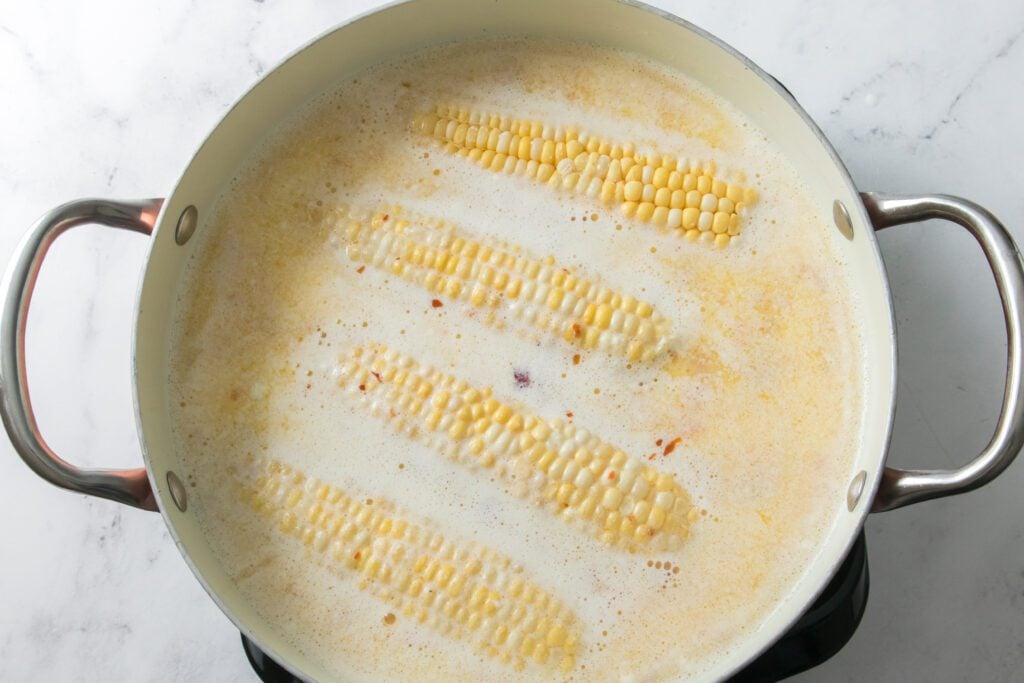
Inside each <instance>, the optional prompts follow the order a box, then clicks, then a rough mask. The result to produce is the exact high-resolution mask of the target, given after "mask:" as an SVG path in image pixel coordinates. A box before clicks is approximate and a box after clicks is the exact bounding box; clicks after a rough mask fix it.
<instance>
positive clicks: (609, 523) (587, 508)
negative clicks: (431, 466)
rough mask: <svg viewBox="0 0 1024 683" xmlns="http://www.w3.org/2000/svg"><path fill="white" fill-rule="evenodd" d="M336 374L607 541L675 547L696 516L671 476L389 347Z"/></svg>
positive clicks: (429, 439)
mask: <svg viewBox="0 0 1024 683" xmlns="http://www.w3.org/2000/svg"><path fill="white" fill-rule="evenodd" d="M337 378H338V382H339V385H340V386H342V387H343V388H345V389H346V390H347V391H349V392H350V393H351V394H355V395H359V396H360V397H361V399H362V401H363V402H364V403H365V404H367V405H368V407H369V409H370V412H371V414H373V415H376V416H380V417H385V418H387V419H388V420H390V421H391V422H392V423H393V425H394V426H395V427H396V428H397V430H398V431H399V432H401V433H405V434H407V435H408V436H410V437H412V438H417V439H419V440H420V441H421V442H423V443H424V444H426V445H427V446H429V447H431V448H434V449H435V450H438V451H440V452H441V453H442V454H443V455H444V456H445V457H447V458H449V459H451V460H453V461H454V462H458V463H460V464H464V465H467V466H469V467H483V468H485V469H489V470H491V471H492V472H493V473H495V475H496V477H497V478H499V479H500V480H501V481H503V482H504V483H505V484H507V485H508V486H509V489H510V490H511V491H512V492H513V493H515V494H516V495H518V496H520V497H525V498H530V499H532V500H534V501H536V502H539V503H540V504H542V505H544V506H545V507H547V508H548V509H550V510H551V511H552V512H554V513H555V514H557V515H558V516H559V517H561V518H562V519H565V520H567V521H570V522H572V523H573V524H575V525H577V526H578V527H580V528H582V529H584V530H586V531H587V532H588V533H590V534H591V535H592V536H594V537H595V538H598V539H599V540H601V541H602V542H604V543H606V544H608V545H612V546H618V547H622V548H625V549H627V550H629V551H631V552H635V551H637V550H641V549H645V548H649V549H653V550H676V549H678V548H679V547H680V545H681V544H682V542H683V540H684V539H685V538H686V537H687V535H688V534H689V527H690V524H691V523H692V522H693V521H694V520H695V519H696V518H697V516H698V511H697V509H696V508H694V506H693V505H692V503H691V501H690V496H689V495H688V494H687V492H686V491H685V490H684V489H683V487H682V486H681V485H680V484H679V482H678V481H676V479H675V477H673V476H672V475H670V474H666V473H662V472H658V471H657V470H655V469H654V468H652V467H649V466H647V465H645V464H644V463H643V462H641V461H640V460H639V459H638V458H634V457H630V456H628V455H627V454H626V453H624V452H622V451H621V450H619V449H617V448H615V447H614V446H612V445H610V444H608V443H605V442H604V441H602V440H601V439H600V438H598V437H596V436H593V435H591V434H590V433H589V432H587V431H586V430H584V429H578V428H576V427H574V426H573V425H570V424H565V423H562V422H561V421H549V420H545V419H543V418H541V417H538V416H536V415H533V414H531V413H529V412H528V411H527V410H525V409H524V408H523V407H521V406H519V405H517V404H515V403H512V402H505V401H501V400H499V399H497V398H495V397H494V396H493V395H492V391H491V389H490V388H485V389H482V390H481V389H477V388H474V387H471V386H469V385H468V384H467V383H466V382H465V381H463V380H460V379H456V378H455V377H452V376H450V375H446V374H444V373H441V372H439V371H437V370H434V369H433V368H427V367H423V366H421V365H420V364H418V363H416V362H415V361H414V360H413V359H412V358H409V357H408V356H405V355H402V354H400V353H397V352H395V351H390V350H388V349H387V348H386V347H384V346H373V347H368V348H362V347H358V348H355V349H353V350H352V351H351V352H350V353H348V354H346V355H345V356H344V357H343V358H342V359H341V363H340V365H339V367H338V369H337Z"/></svg>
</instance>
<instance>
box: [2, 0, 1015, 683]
mask: <svg viewBox="0 0 1024 683" xmlns="http://www.w3.org/2000/svg"><path fill="white" fill-rule="evenodd" d="M494 35H525V36H542V37H548V38H564V39H569V40H574V41H585V42H591V43H597V44H602V45H607V46H609V47H615V48H620V49H624V50H629V51H632V52H635V53H638V54H641V55H644V56H646V57H649V58H651V59H653V60H656V61H658V62H661V63H664V64H665V65H667V66H669V67H670V68H673V69H676V70H679V71H681V72H684V73H686V74H688V75H690V76H692V77H693V78H695V79H697V80H698V81H700V82H702V83H703V84H704V85H706V86H707V87H708V88H710V89H711V90H713V91H714V92H716V93H717V94H718V95H720V96H721V97H723V98H724V99H726V100H728V101H729V102H730V103H732V104H733V105H734V106H735V107H737V108H738V109H739V110H740V111H742V112H743V113H744V114H745V115H746V116H748V117H749V118H750V119H751V120H753V122H754V123H755V124H757V125H758V126H759V127H760V128H761V129H763V130H764V131H765V133H766V134H767V135H768V136H770V137H771V138H772V139H773V140H774V142H775V143H776V144H777V145H778V148H779V149H780V150H781V151H782V152H783V153H784V154H785V155H786V156H787V157H788V159H789V161H790V162H791V163H792V164H793V166H794V167H795V168H796V169H797V170H798V172H799V173H800V174H801V176H802V177H803V178H804V179H806V183H807V186H808V188H809V191H810V193H811V196H812V197H813V199H814V201H816V202H817V203H818V205H819V207H820V209H821V211H822V212H823V213H824V214H825V215H828V216H832V217H833V221H834V225H827V226H823V229H829V230H832V229H837V230H839V231H841V232H842V234H843V235H844V236H846V238H847V239H846V240H845V241H844V242H843V248H844V249H845V250H846V254H845V256H846V259H845V265H838V264H837V265H836V267H837V268H847V269H848V270H849V272H848V273H847V274H846V275H847V277H848V278H849V280H850V281H851V282H854V283H856V287H857V288H858V290H859V291H858V295H859V297H860V299H861V302H862V304H863V305H862V306H861V315H862V316H863V319H862V320H861V321H860V323H861V326H862V329H863V330H864V332H865V334H864V339H863V343H864V348H863V349H862V354H863V357H864V359H865V368H866V371H867V383H866V389H865V392H864V396H863V401H864V405H863V414H864V416H865V420H866V428H865V429H864V432H863V439H862V440H861V443H860V444H859V448H858V451H857V452H856V453H855V454H854V455H853V457H851V458H850V466H849V471H848V472H847V473H846V476H847V480H846V481H847V482H848V486H845V487H844V490H846V492H847V493H846V495H845V496H843V497H842V498H841V499H838V500H835V501H834V506H835V508H834V510H835V511H837V514H838V521H837V523H836V524H835V525H834V526H833V527H832V528H831V530H830V531H829V534H828V537H827V538H826V539H824V541H823V545H822V549H821V551H820V553H819V554H818V555H817V557H816V559H815V560H814V562H812V563H811V564H809V565H808V566H807V567H806V568H805V569H804V571H803V573H802V575H801V576H800V578H799V579H798V581H797V583H796V585H795V586H794V590H793V591H792V592H791V593H790V594H789V595H787V596H783V597H781V598H780V603H779V604H778V605H777V607H776V609H775V610H774V611H773V612H772V615H771V616H770V618H769V619H768V620H767V621H766V622H765V623H764V625H763V626H762V627H761V628H760V629H758V630H756V631H755V632H753V633H751V634H750V635H749V636H748V637H746V638H745V639H744V640H743V641H742V642H741V643H740V644H739V645H738V646H737V647H736V648H734V649H732V650H730V651H728V652H722V653H721V657H720V659H719V661H717V662H716V663H715V666H714V667H713V669H712V670H711V671H710V672H709V674H708V675H709V677H710V678H715V679H718V678H724V677H727V676H728V675H729V674H730V673H731V672H735V671H737V670H739V669H740V668H742V666H743V665H744V664H745V663H746V662H748V661H750V660H751V659H753V658H754V657H755V656H756V655H757V654H758V653H760V652H761V651H763V650H764V649H765V648H767V647H768V646H769V645H771V644H772V643H773V642H774V641H775V640H776V639H777V638H778V637H779V636H780V635H781V634H783V633H784V632H785V631H786V629H787V628H788V627H789V626H790V625H791V624H792V623H793V622H794V621H795V620H796V619H797V618H798V617H799V616H800V615H801V614H802V613H803V612H804V611H805V610H806V609H807V607H808V606H809V605H810V604H811V603H812V602H813V601H814V599H815V597H816V596H817V594H818V593H819V592H820V591H821V590H822V589H823V588H824V587H825V585H826V584H827V583H828V581H829V578H830V577H831V576H832V575H833V573H834V572H835V570H836V568H837V566H838V564H839V563H840V562H841V561H842V559H843V558H844V556H845V555H846V553H847V551H848V550H849V548H850V547H851V544H852V543H853V541H854V539H855V538H856V536H857V534H858V533H859V531H860V529H861V527H862V525H863V523H864V520H865V517H866V516H867V514H868V513H869V512H872V511H875V512H880V511H885V510H891V509H893V508H897V507H900V506H903V505H907V504H910V503H916V502H920V501H923V500H927V499H929V498H936V497H939V496H946V495H951V494H956V493H963V492H966V491H969V490H971V489H974V488H977V487H978V486H981V485H983V484H985V483H987V482H988V481H990V480H991V479H993V478H994V477H996V476H997V475H998V474H999V473H1000V472H1002V470H1003V469H1004V468H1006V466H1007V465H1009V464H1010V462H1011V461H1012V460H1013V458H1014V457H1015V456H1016V454H1017V451H1018V450H1019V449H1020V447H1021V445H1022V443H1024V400H1022V396H1021V375H1022V356H1021V341H1022V339H1021V309H1022V301H1024V267H1022V262H1021V257H1020V254H1019V252H1018V251H1017V248H1016V245H1015V244H1014V243H1013V241H1012V239H1011V238H1010V236H1009V234H1008V233H1007V231H1006V229H1005V228H1004V227H1003V226H1002V225H1001V224H1000V223H999V222H998V220H997V219H996V218H995V217H994V216H992V214H990V213H989V212H988V211H986V210H985V209H983V208H981V207H979V206H977V205H975V204H973V203H971V202H969V201H966V200H963V199H958V198H954V197H948V196H943V195H929V196H912V197H911V196H906V197H895V196H887V195H879V194H871V193H859V192H858V190H857V188H856V187H855V186H854V184H853V182H852V180H851V179H850V176H849V174H848V173H847V171H846V169H845V167H844V166H843V164H842V162H841V161H840V160H839V158H838V157H837V156H836V153H835V151H834V150H833V149H832V147H831V145H830V144H829V143H828V141H827V140H826V139H825V138H824V136H823V135H822V133H821V131H820V130H819V129H818V127H817V126H816V125H815V124H814V122H813V121H812V120H811V119H810V118H809V117H808V115H807V114H806V112H804V111H803V109H801V108H800V106H799V105H798V104H797V103H796V102H795V101H794V99H793V98H792V96H790V95H789V93H788V92H787V91H786V90H785V89H784V88H783V87H782V86H781V85H780V84H779V83H778V82H777V81H776V80H775V79H773V78H772V77H771V76H770V75H768V74H767V73H765V72H764V71H762V70H761V69H760V68H758V67H757V66H756V65H754V64H753V63H751V62H750V61H749V60H748V59H746V58H745V57H743V56H742V55H741V54H739V53H738V52H736V51H735V50H733V49H732V48H730V47H729V46H727V45H725V44H723V43H722V42H721V41H719V40H717V39H716V38H714V37H712V36H710V35H708V34H707V33H705V32H703V31H701V30H700V29H698V28H696V27H695V26H692V25H690V24H688V23H686V22H685V21H683V20H681V19H678V18H677V17H674V16H671V15H668V14H666V13H664V12H661V11H659V10H656V9H653V8H650V7H647V6H645V5H641V4H639V3H636V2H632V1H630V0H563V1H560V2H551V1H550V0H497V1H494V2H487V3H483V2H476V1H475V0H410V1H408V2H402V3H396V4H393V5H389V6H386V7H384V8H382V9H379V10H376V11H374V12H372V13H370V14H367V15H365V16H362V17H359V18H357V19H354V20H352V21H350V22H349V23H347V24H345V25H343V26H339V27H337V28H335V29H334V30H332V31H330V32H329V33H327V34H325V35H323V36H322V37H320V38H318V39H317V40H315V41H313V42H312V43H310V44H309V45H307V46H306V47H304V48H302V49H301V50H299V51H297V52H296V53H295V54H293V55H292V56H291V57H289V58H288V59H287V60H285V61H284V62H283V63H282V64H281V65H280V66H278V67H277V68H276V69H274V70H273V71H271V72H269V73H268V74H267V75H266V76H265V77H264V78H263V79H262V80H261V81H260V82H259V83H258V84H256V85H255V86H254V87H253V88H252V89H251V90H250V91H249V92H248V93H247V94H246V95H245V96H244V97H242V99H241V100H239V101H238V103H237V104H236V105H235V106H234V107H233V108H232V109H231V111H230V112H228V114H227V115H226V116H225V117H224V118H223V119H222V120H221V121H220V123H219V124H218V125H217V126H216V128H215V129H214V130H213V132H212V133H210V135H209V137H207V139H206V140H205V141H204V142H203V144H202V146H201V147H200V148H199V149H198V151H197V152H196V154H195V156H194V157H193V158H192V160H191V162H190V163H189V165H188V167H187V168H185V170H184V172H183V173H182V175H181V178H180V179H179V181H178V184H177V186H176V187H175V188H174V190H173V191H172V193H171V194H170V196H169V197H168V198H167V199H166V200H159V199H151V200H142V201H130V202H123V201H106V200H97V199H90V200H80V201H75V202H71V203H68V204H65V205H63V206H61V207H59V208H57V209H55V210H53V211H51V212H50V213H48V214H46V215H45V216H44V217H43V218H42V219H40V221H39V222H38V223H37V224H36V225H35V226H34V227H33V228H32V230H31V231H30V232H29V233H28V235H26V237H25V239H24V240H23V241H22V243H21V245H20V247H19V249H18V251H17V253H16V254H15V257H14V259H13V261H12V263H11V264H10V266H9V268H8V270H7V273H6V276H5V278H4V282H3V292H4V297H5V299H4V309H3V317H2V320H0V326H2V328H0V335H2V336H0V339H2V344H3V346H2V353H0V409H2V414H3V420H4V425H5V427H6V428H7V432H8V434H9V436H10V438H11V441H12V443H13V444H14V446H15V448H16V449H17V450H18V452H19V453H20V455H21V456H22V458H23V459H24V460H25V462H26V463H27V464H28V465H29V467H31V468H32V469H33V470H34V471H35V472H36V473H38V474H39V475H40V476H41V477H43V478H44V479H46V480H48V481H50V482H51V483H53V484H56V485H58V486H62V487H65V488H68V489H71V490H74V491H79V492H82V493H87V494H91V495H95V496H99V497H103V498H108V499H111V500H115V501H118V502H121V503H124V504H127V505H134V506H136V507H140V508H144V509H147V510H158V511H159V512H160V513H161V514H162V515H163V517H164V520H165V522H166V523H167V526H168V529H169V530H170V533H171V535H172V536H173V538H174V539H175V542H176V543H177V545H178V547H179V549H180V550H181V553H182V555H183V556H184V558H185V560H186V562H188V564H189V565H190V566H191V568H192V570H193V572H195V575H196V577H197V578H198V579H199V581H200V582H201V583H202V584H203V586H204V587H205V588H206V590H207V591H208V592H209V594H210V596H211V597H212V598H213V599H214V600H215V601H216V602H217V604H218V605H219V606H220V607H221V609H223V610H224V612H225V614H227V615H228V617H230V618H231V620H232V621H233V622H234V623H235V624H236V625H237V626H238V627H239V629H241V631H242V632H243V633H244V634H245V635H246V636H248V637H249V638H250V639H252V640H253V641H255V642H256V643H257V644H258V645H259V647H261V648H262V649H263V650H264V651H265V652H267V653H268V654H270V655H271V656H272V657H274V658H275V659H276V660H277V661H279V662H281V663H282V664H283V665H285V666H286V667H287V668H288V669H289V670H291V671H292V672H293V673H295V674H297V675H300V676H302V677H304V678H312V679H317V680H321V679H325V678H329V676H328V675H327V673H326V672H324V671H323V670H321V669H320V668H318V665H317V664H315V663H314V662H312V661H310V660H309V659H308V658H307V657H305V656H303V655H302V654H301V653H300V652H299V651H298V650H297V649H296V648H295V647H294V646H293V645H290V644H288V643H286V642H285V641H284V640H283V639H281V638H280V636H278V635H277V631H276V630H275V628H274V625H273V624H271V623H268V622H266V621H265V620H264V619H262V618H261V617H260V616H259V615H257V614H256V613H255V612H254V611H253V609H252V608H251V607H250V606H249V605H248V604H247V603H246V602H245V601H244V600H243V599H242V597H241V595H240V594H239V592H238V590H237V588H236V587H235V586H234V585H233V583H232V582H231V581H230V580H229V578H228V577H227V576H226V575H225V573H224V572H223V570H222V569H221V567H220V566H219V564H218V563H217V562H216V560H215V559H214V556H213V554H212V553H211V551H210V549H209V547H208V545H207V541H206V539H205V538H204V535H203V533H202V532H201V530H200V528H199V526H198V524H197V521H196V519H195V517H194V515H191V514H190V513H189V510H188V501H187V491H186V489H185V488H184V486H183V485H182V482H181V478H180V477H179V473H181V472H182V467H181V463H180V461H179V456H178V454H177V453H176V452H175V451H174V450H173V449H172V448H171V446H170V444H171V439H170V428H171V425H170V424H169V418H168V410H167V406H166V405H165V403H166V400H167V395H168V394H167V391H166V381H167V376H168V373H167V367H166V363H167V358H168V349H167V340H168V339H170V338H172V337H173V335H171V334H169V330H168V328H169V326H170V325H171V324H172V321H171V311H172V309H173V304H174V297H175V296H176V295H177V293H178V292H179V286H178V282H179V279H180V278H181V277H182V273H183V269H184V267H185V264H186V261H187V260H188V259H189V257H190V255H191V253H192V250H193V248H194V246H195V242H194V241H190V239H189V238H190V237H191V236H192V234H193V233H194V232H195V231H198V230H202V229H203V220H204V217H205V216H206V215H207V214H208V213H209V212H208V209H209V208H210V207H211V205H212V204H213V202H214V201H215V200H216V199H217V197H218V195H220V194H221V192H222V191H223V190H224V189H225V187H226V185H227V183H228V182H229V181H230V179H231V178H232V176H233V174H234V173H235V171H236V169H237V168H238V167H239V165H240V164H241V163H242V162H243V161H244V160H245V158H246V157H247V155H248V154H249V152H250V151H251V150H252V149H253V148H254V147H255V146H256V145H257V144H258V143H259V142H260V141H261V140H262V139H263V138H264V137H265V136H266V134H267V133H268V131H270V130H272V129H273V128H274V127H275V126H276V125H277V124H278V123H279V122H281V121H282V120H283V119H285V118H287V117H288V116H289V115H290V114H291V113H292V112H294V111H295V110H296V109H297V108H298V107H299V106H301V105H302V104H303V103H305V102H307V101H308V100H310V99H311V98H312V97H314V96H316V95H318V94H319V93H322V92H323V91H325V90H328V89H329V88H331V87H332V86H333V85H334V84H336V83H337V82H338V81H339V80H341V79H343V78H346V77H348V76H349V75H350V74H352V73H354V72H357V71H359V70H361V69H363V68H365V67H367V66H370V65H373V64H375V63H378V62H381V61H384V60H387V59H391V58H393V57H395V56H397V55H400V54H402V53H404V52H408V51H410V50H414V49H417V48H421V47H426V46H429V45H433V44H438V43H442V42H449V41H457V40H465V39H473V38H480V37H483V36H494ZM930 218H942V219H946V220H949V221H952V222H954V223H957V224H959V225H961V226H963V227H964V228H966V229H967V230H969V231H970V232H971V234H972V235H973V236H974V237H975V238H976V240H977V242H978V244H979V245H980V247H981V248H982V250H983V251H984V253H985V256H986V257H987V259H988V262H989V264H990V266H991V268H992V271H993V274H994V276H995V280H996V284H997V285H998V290H999V294H1000V297H1001V298H1002V304H1003V311H1004V314H1005V318H1006V329H1007V336H1008V342H1007V351H1008V362H1007V379H1006V389H1005V394H1004V398H1003V403H1002V410H1001V414H1000V416H999V419H998V421H997V425H996V429H995V433H994V434H993V436H992V439H991V441H990V442H989V444H988V446H986V448H985V450H984V451H983V452H982V453H981V454H980V455H978V456H977V457H976V458H974V459H973V460H971V461H970V462H968V463H967V464H966V465H964V466H963V467H961V468H960V469H957V470H953V471H904V470H897V469H893V468H888V467H886V466H885V460H886V456H887V452H888V446H889V435H890V429H891V426H892V420H893V414H894V407H895V406H894V402H895V395H896V366H895V363H896V345H895V328H894V321H893V313H892V302H891V299H890V295H889V288H888V283H887V280H886V274H885V270H884V267H883V265H882V261H881V259H880V256H879V251H878V244H877V242H876V239H875V235H874V232H875V231H876V230H880V229H882V228H886V227H889V226H892V225H897V224H901V223H908V222H915V221H921V220H925V219H930ZM83 223H98V224H102V225H109V226H112V227H119V228H127V229H130V230H134V231H136V232H141V233H144V234H148V235H150V240H151V248H150V252H149V258H148V262H147V264H146V268H145V273H144V276H143V280H142V285H141V288H140V291H139V298H138V304H137V311H136V315H137V317H136V327H135V344H134V359H133V368H134V372H133V375H134V392H135V393H134V395H135V405H136V416H137V423H138V430H139V436H140V441H141V443H142V446H143V460H144V467H140V468H138V469H135V470H117V471H114V470H84V469H80V468H77V467H75V466H74V465H72V464H70V463H68V462H66V461H64V460H63V459H61V458H60V457H59V456H58V455H57V454H55V453H54V452H53V451H52V450H51V449H50V448H49V447H48V446H47V444H46V441H45V440H44V438H43V436H42V435H41V434H40V433H39V430H38V428H37V426H36V423H35V419H34V417H33V414H32V408H31V402H30V398H29V391H28V386H27V384H26V374H25V348H24V341H25V326H26V321H27V315H28V307H29V302H30V299H31V295H32V288H33V285H34V282H35V277H36V274H37V273H38V270H39V267H40V265H41V263H42V260H43V259H44V258H45V255H46V252H47V249H48V248H49V246H50V245H51V244H52V242H53V241H54V240H55V239H56V238H57V236H58V235H60V234H61V233H62V232H64V231H65V230H67V229H69V228H71V227H74V226H76V225H80V224H83Z"/></svg>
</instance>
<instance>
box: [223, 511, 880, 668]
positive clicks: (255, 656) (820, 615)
mask: <svg viewBox="0 0 1024 683" xmlns="http://www.w3.org/2000/svg"><path fill="white" fill-rule="evenodd" d="M868 584H869V578H868V551H867V545H866V544H865V542H864V532H863V531H861V533H860V536H858V537H857V541H856V542H855V543H854V545H853V548H852V549H851V550H850V553H849V555H847V556H846V559H845V560H844V561H843V564H842V565H841V566H840V567H839V571H838V572H836V575H835V576H834V577H832V581H831V582H829V584H828V586H826V588H825V590H824V591H823V592H822V594H821V595H820V596H819V597H818V599H817V600H816V601H815V603H814V604H813V605H811V608H810V609H809V610H807V612H806V613H804V615H803V616H802V617H800V619H799V620H798V621H797V622H796V624H794V625H793V628H791V629H790V630H789V631H788V632H787V633H786V634H785V635H784V636H782V638H780V639H779V641H778V642H776V643H775V645H773V646H772V647H770V648H769V649H768V650H766V651H765V652H764V653H762V654H761V656H760V657H758V658H757V659H755V660H754V661H753V662H751V663H750V664H749V665H748V666H747V667H746V668H745V669H743V670H742V671H740V672H739V673H738V674H736V675H735V676H733V677H732V678H731V679H730V683H770V682H773V681H779V680H782V679H784V678H788V677H789V676H793V675H794V674H798V673H800V672H801V671H807V670H808V669H812V668H814V667H816V666H818V665H819V664H821V663H823V662H824V661H826V660H828V659H829V658H831V657H832V655H834V654H836V653H837V652H839V650H841V649H842V648H843V646H844V645H846V643H847V642H848V641H849V640H850V638H851V637H852V636H853V632H854V631H856V630H857V626H858V625H859V624H860V619H861V617H862V616H863V615H864V609H865V607H867V602H868ZM242 647H244V648H245V656H246V657H248V659H249V663H250V664H252V668H253V669H254V670H255V671H256V675H257V676H259V678H260V680H261V681H263V682H264V683H295V682H297V681H298V680H299V679H297V678H296V677H295V676H293V675H292V674H290V673H288V671H286V670H285V669H284V668H283V667H282V666H281V665H279V664H278V663H277V662H275V661H274V660H273V659H271V658H270V657H268V656H267V655H266V654H264V653H263V651H262V650H260V649H259V648H258V647H256V645H255V644H254V643H253V642H252V641H251V640H249V639H248V638H246V637H245V636H244V635H243V636H242Z"/></svg>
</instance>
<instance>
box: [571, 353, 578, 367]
mask: <svg viewBox="0 0 1024 683" xmlns="http://www.w3.org/2000/svg"><path fill="white" fill-rule="evenodd" d="M572 364H573V365H579V364H580V354H578V353H577V354H576V355H574V356H573V357H572Z"/></svg>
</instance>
